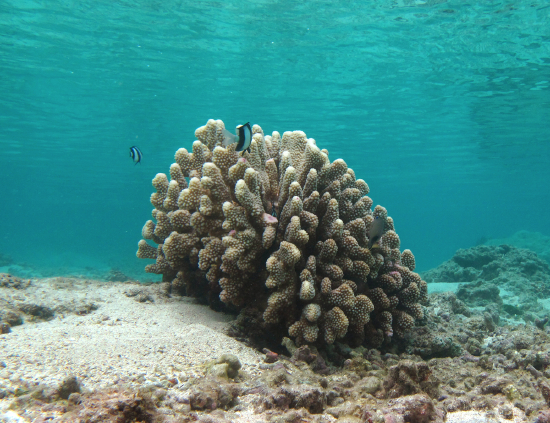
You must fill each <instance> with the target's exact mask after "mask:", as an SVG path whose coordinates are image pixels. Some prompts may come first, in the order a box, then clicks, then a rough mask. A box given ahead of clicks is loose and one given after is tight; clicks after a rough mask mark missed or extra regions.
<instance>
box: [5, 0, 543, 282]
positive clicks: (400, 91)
mask: <svg viewBox="0 0 550 423" xmlns="http://www.w3.org/2000/svg"><path fill="white" fill-rule="evenodd" d="M0 75H1V78H0V146H1V154H0V169H1V170H0V193H1V204H2V205H1V218H2V219H1V226H0V227H1V233H0V254H5V255H10V256H11V257H12V258H13V260H14V261H15V262H17V263H21V262H25V263H26V265H27V266H30V267H33V266H34V268H35V269H36V270H37V271H42V272H47V271H49V272H54V273H57V274H60V273H71V272H72V273H74V272H81V273H86V272H88V273H93V272H94V271H101V272H106V271H108V270H109V269H111V268H117V269H120V270H121V271H123V272H125V273H127V274H129V275H132V276H134V277H137V278H140V279H148V278H150V277H151V276H150V275H146V274H145V273H143V271H142V270H141V269H142V268H143V266H144V264H143V261H140V260H138V259H137V258H135V252H136V249H137V242H138V240H139V239H140V234H141V228H142V226H143V224H144V222H145V221H146V220H147V219H149V218H150V212H151V209H152V206H151V205H150V203H149V195H150V194H151V192H152V191H153V188H152V186H151V179H152V178H153V177H154V175H155V174H156V173H158V172H168V169H169V166H170V164H171V163H172V162H173V155H174V152H175V151H176V150H177V149H178V148H179V147H186V148H190V146H191V144H192V142H193V140H194V130H195V128H196V127H198V126H201V125H203V124H205V123H206V121H207V120H208V119H209V118H215V119H222V120H224V122H225V123H226V125H227V126H228V127H234V126H236V125H237V124H240V123H244V122H246V121H251V122H252V123H257V124H259V125H261V126H262V128H263V129H264V131H265V132H266V133H271V131H273V130H278V131H280V132H281V133H282V132H283V131H286V130H295V129H301V130H304V131H305V132H306V134H307V135H308V136H309V137H312V138H315V139H316V140H317V143H318V145H319V146H320V147H321V148H327V149H328V150H329V151H330V157H331V159H333V160H334V159H336V158H338V157H341V158H343V159H344V160H346V162H347V163H348V165H349V166H350V167H352V168H353V169H354V170H355V172H356V174H357V177H358V178H363V179H365V180H366V181H367V182H368V184H369V186H370V188H371V193H370V196H371V197H372V198H373V200H374V202H375V204H382V205H383V206H385V207H386V208H387V209H388V211H389V214H390V215H391V216H392V217H393V218H394V220H395V222H396V229H397V232H398V233H399V235H400V237H401V240H402V247H403V248H410V249H412V250H413V252H414V253H415V255H416V262H417V265H418V269H419V270H426V269H428V268H431V267H434V266H436V265H438V264H439V263H441V262H442V261H444V260H446V259H448V258H449V257H450V256H452V254H453V253H454V251H455V250H456V249H457V248H460V247H469V246H472V245H474V244H475V243H476V242H477V241H478V240H479V239H480V238H481V237H506V236H509V235H511V234H512V233H514V232H515V231H517V230H520V229H525V230H531V231H538V232H541V233H543V234H546V235H550V219H548V208H549V206H550V195H549V189H548V185H549V183H550V88H549V86H550V82H549V81H550V3H548V1H541V2H536V1H529V2H528V1H517V2H513V3H509V2H488V1H481V2H472V3H467V2H463V1H447V2H445V1H420V0H417V1H405V0H398V1H376V2H368V1H309V2H304V3H303V4H299V3H298V2H292V1H248V2H244V1H224V2H213V1H194V2H187V1H170V0H168V1H143V2H138V1H101V0H96V1H93V2H89V1H79V2H72V1H47V2H46V1H21V0H18V1H13V0H12V1H0ZM132 145H138V146H139V147H140V148H141V150H142V151H143V155H144V158H143V163H142V164H140V165H137V166H134V164H133V163H132V161H131V159H130V158H129V157H128V149H129V147H130V146H132Z"/></svg>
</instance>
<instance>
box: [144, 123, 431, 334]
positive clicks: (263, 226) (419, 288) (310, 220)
mask: <svg viewBox="0 0 550 423" xmlns="http://www.w3.org/2000/svg"><path fill="white" fill-rule="evenodd" d="M223 129H224V124H223V122H222V121H220V120H209V121H208V123H207V124H206V125H205V126H202V127H200V128H198V129H197V130H196V132H195V135H196V137H197V138H198V141H195V142H194V143H193V148H192V152H188V151H187V150H186V149H184V148H180V149H179V150H178V151H177V152H176V156H175V160H176V163H174V164H172V166H171V167H170V178H171V180H170V181H169V180H168V177H167V176H166V175H164V174H162V173H159V174H157V175H156V176H155V178H154V179H153V186H154V187H155V189H156V192H155V193H153V194H152V196H151V204H152V205H153V206H154V210H153V218H154V221H153V220H149V221H147V222H146V224H145V226H144V227H143V231H142V235H143V238H144V239H145V240H149V241H152V242H154V243H156V244H158V247H157V248H154V247H153V246H151V245H150V244H149V243H147V241H145V240H141V241H140V242H139V249H138V252H137V256H138V257H140V258H146V259H156V262H155V263H154V264H150V265H148V266H147V267H146V271H147V272H152V273H157V274H162V275H163V279H164V280H165V281H169V282H171V287H172V290H173V291H174V292H179V293H186V294H188V295H196V296H202V297H207V298H208V299H209V300H210V301H211V302H215V301H218V302H219V300H221V301H222V302H223V303H225V304H226V305H231V306H232V307H236V308H237V309H244V308H247V307H256V308H259V309H261V310H262V311H263V318H264V321H265V322H266V323H268V324H273V325H284V326H285V327H286V328H288V333H289V335H290V336H292V337H294V338H295V340H296V342H297V343H298V344H304V343H314V342H317V343H318V344H322V343H328V344H331V343H333V342H334V341H335V340H336V339H340V338H344V337H346V336H347V337H348V339H349V340H350V341H353V342H355V343H358V342H362V341H363V340H365V336H366V341H367V342H369V343H370V344H371V345H376V344H379V343H380V341H381V340H384V339H386V340H388V339H391V338H390V337H391V336H392V335H393V334H395V335H396V336H403V334H404V333H405V332H406V331H407V330H409V329H411V328H412V327H413V326H414V323H415V319H420V318H422V315H423V311H422V307H421V305H420V303H421V302H423V301H425V300H426V298H427V285H426V283H425V282H424V281H422V280H421V279H420V277H419V276H418V274H416V273H414V272H413V270H414V267H415V261H414V256H413V254H412V253H411V251H410V250H405V251H403V253H401V252H400V250H399V247H400V240H399V237H398V235H397V233H396V232H395V228H394V222H393V220H392V218H391V217H388V214H387V211H386V209H385V208H383V207H381V206H376V207H375V208H374V210H371V208H372V205H373V202H372V200H371V199H370V198H369V197H368V196H367V194H368V193H369V187H368V185H367V183H366V182H365V181H363V180H362V179H356V177H355V173H354V171H353V170H352V169H349V168H348V167H347V165H346V163H345V162H344V160H342V159H337V160H335V161H333V162H330V160H329V158H328V151H326V150H321V149H319V147H317V145H316V143H315V140H313V139H308V138H307V137H306V135H305V134H304V133H303V132H301V131H294V132H285V133H284V134H283V136H282V137H281V136H280V134H279V133H278V132H273V134H272V135H264V133H263V131H262V129H261V128H260V127H259V126H258V125H254V127H253V134H254V135H253V139H252V143H251V145H250V152H249V153H244V156H243V157H241V156H240V154H239V153H237V152H235V144H233V145H229V146H228V147H226V148H224V147H222V141H223ZM375 218H381V219H384V221H385V227H384V234H383V235H382V236H381V238H380V239H379V240H378V241H377V242H376V243H374V246H372V248H369V238H368V234H369V228H370V226H371V224H372V223H373V221H374V220H375Z"/></svg>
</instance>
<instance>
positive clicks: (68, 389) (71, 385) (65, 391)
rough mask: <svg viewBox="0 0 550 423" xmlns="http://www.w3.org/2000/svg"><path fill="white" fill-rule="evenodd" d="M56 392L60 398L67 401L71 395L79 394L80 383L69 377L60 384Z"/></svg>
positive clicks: (73, 377)
mask: <svg viewBox="0 0 550 423" xmlns="http://www.w3.org/2000/svg"><path fill="white" fill-rule="evenodd" d="M57 391H58V395H59V397H60V398H63V399H68V398H69V396H70V395H71V394H73V393H80V383H78V380H77V379H76V377H75V376H69V377H68V378H66V379H65V380H64V381H63V382H61V385H59V388H58V389H57Z"/></svg>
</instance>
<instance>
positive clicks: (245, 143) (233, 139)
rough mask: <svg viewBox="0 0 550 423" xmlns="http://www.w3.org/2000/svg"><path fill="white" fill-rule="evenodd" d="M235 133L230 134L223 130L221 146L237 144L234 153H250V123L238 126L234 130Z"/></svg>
mask: <svg viewBox="0 0 550 423" xmlns="http://www.w3.org/2000/svg"><path fill="white" fill-rule="evenodd" d="M236 131H237V133H236V134H232V133H231V132H229V131H228V130H227V129H224V130H223V137H224V138H223V146H224V147H227V146H228V145H230V144H234V143H237V146H236V147H235V151H243V152H244V151H248V152H249V153H250V143H251V142H252V128H251V127H250V122H246V123H245V124H244V125H239V126H237V128H236Z"/></svg>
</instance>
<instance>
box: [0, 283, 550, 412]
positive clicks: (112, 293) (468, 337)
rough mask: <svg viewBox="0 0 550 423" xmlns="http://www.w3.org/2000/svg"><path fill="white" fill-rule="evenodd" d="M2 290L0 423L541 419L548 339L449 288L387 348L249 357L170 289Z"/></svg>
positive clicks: (12, 286) (202, 310)
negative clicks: (473, 305) (498, 318)
mask: <svg viewBox="0 0 550 423" xmlns="http://www.w3.org/2000/svg"><path fill="white" fill-rule="evenodd" d="M0 281H1V283H0V285H1V287H0V293H1V296H0V298H2V300H1V302H0V304H1V305H0V314H1V316H2V322H4V329H5V330H4V332H5V333H3V334H2V335H0V354H1V356H0V366H1V367H0V397H2V399H1V400H0V410H1V411H0V421H10V422H12V421H13V422H17V421H19V422H46V421H48V422H66V423H68V422H71V423H74V422H113V423H114V422H117V423H130V422H166V423H182V422H191V421H199V422H236V423H239V422H241V423H244V422H377V423H386V422H444V421H447V422H455V423H467V422H534V421H537V422H539V423H542V422H545V421H548V418H549V414H548V411H545V410H547V409H548V402H549V401H550V384H549V382H548V378H549V377H550V368H549V365H550V336H549V334H548V332H549V331H548V330H547V329H546V328H545V327H544V326H543V327H541V328H539V327H536V326H533V325H529V326H525V325H516V326H506V327H499V326H498V325H495V324H494V323H493V324H492V323H491V321H488V320H487V319H486V318H484V315H483V312H478V311H476V310H475V309H470V308H469V307H468V306H467V305H465V304H464V303H463V302H462V301H461V300H460V299H458V298H456V295H455V294H452V293H438V294H432V295H430V296H429V302H428V305H427V306H426V308H425V317H424V319H423V321H422V322H419V326H417V327H415V328H414V329H413V330H412V331H411V332H410V336H408V337H407V338H406V339H404V340H403V341H402V343H399V344H396V345H395V348H394V349H393V350H390V351H389V352H388V351H385V352H384V351H380V350H378V349H366V348H364V347H358V348H350V347H349V346H347V345H345V344H343V343H339V342H338V341H337V342H335V343H334V344H333V345H332V346H331V347H330V348H327V349H326V350H325V351H317V350H316V349H315V348H313V347H307V346H302V347H296V346H294V345H293V343H292V342H286V347H282V346H280V348H279V349H278V350H277V351H268V350H265V351H263V352H260V351H258V350H256V349H254V348H251V347H249V346H248V345H247V344H246V342H245V341H246V340H242V341H237V340H236V339H234V338H231V337H229V336H227V335H226V333H227V332H228V331H231V327H232V326H233V325H234V324H236V321H235V320H234V316H230V315H227V314H223V313H216V312H214V311H212V310H210V309H209V308H208V307H206V306H203V305H199V304H196V303H195V301H194V300H192V299H190V298H188V297H179V296H171V297H169V296H168V295H167V291H168V290H169V284H167V283H164V284H151V285H143V284H138V283H133V282H124V283H122V282H100V281H93V280H83V279H74V278H61V277H59V278H47V279H41V280H38V279H30V280H29V279H20V278H17V277H14V276H11V275H5V274H2V275H0ZM8 321H9V322H11V324H10V323H7V322H8ZM6 323H7V325H6ZM10 326H11V327H10ZM428 329H429V330H428ZM470 351H471V352H470Z"/></svg>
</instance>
